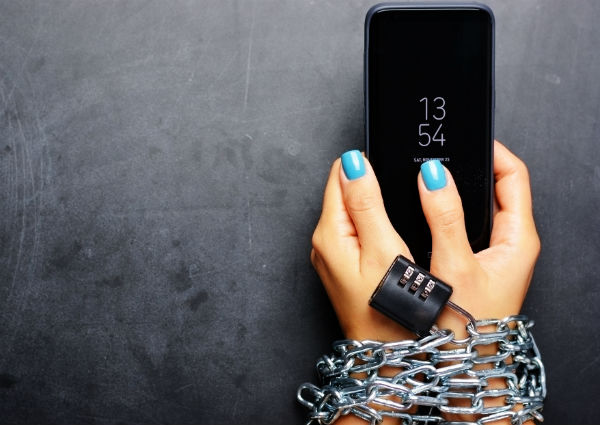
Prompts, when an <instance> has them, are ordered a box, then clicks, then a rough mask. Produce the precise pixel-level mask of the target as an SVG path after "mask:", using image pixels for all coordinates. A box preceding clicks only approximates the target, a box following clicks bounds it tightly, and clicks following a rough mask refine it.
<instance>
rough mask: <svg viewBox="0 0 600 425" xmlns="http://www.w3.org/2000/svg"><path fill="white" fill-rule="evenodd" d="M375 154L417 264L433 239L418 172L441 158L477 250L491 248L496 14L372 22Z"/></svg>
mask: <svg viewBox="0 0 600 425" xmlns="http://www.w3.org/2000/svg"><path fill="white" fill-rule="evenodd" d="M367 21H368V22H367V34H366V35H367V45H366V55H365V60H366V61H367V63H366V71H367V72H366V81H365V82H366V94H367V97H366V102H367V105H366V106H367V108H366V111H367V114H366V115H367V116H366V122H367V129H366V136H367V146H366V148H367V155H368V157H369V160H370V161H371V163H372V165H373V168H374V170H375V174H376V175H377V178H378V180H379V183H380V185H381V190H382V194H383V199H384V203H385V207H386V211H387V213H388V215H389V217H390V220H391V221H392V224H393V225H394V227H395V228H396V230H397V231H398V233H399V234H400V236H401V237H402V238H403V239H404V241H405V242H406V243H407V245H408V247H409V248H410V250H411V253H412V254H413V256H414V258H415V261H416V262H417V263H418V264H420V265H421V266H424V267H429V260H430V257H431V234H430V232H429V227H428V226H427V223H426V221H425V217H424V215H423V212H422V210H421V204H420V200H419V194H418V190H417V175H418V173H419V168H420V165H421V163H422V162H424V161H427V160H429V159H434V158H435V159H439V160H440V161H442V163H443V164H444V165H445V166H446V167H447V168H448V169H449V170H450V172H451V173H452V175H453V177H454V180H455V181H456V184H457V187H458V190H459V193H460V195H461V198H462V203H463V208H464V210H465V222H466V226H467V233H468V236H469V240H470V242H471V245H472V247H473V249H474V251H479V250H481V249H484V248H486V247H487V246H488V244H489V237H490V231H491V207H492V203H491V202H492V194H491V185H492V181H493V180H492V148H493V145H492V143H493V140H492V137H493V134H492V131H493V111H492V102H493V17H492V15H491V14H490V13H489V12H488V11H487V10H484V9H480V8H458V9H452V8H450V9H448V8H446V9H444V8H439V9H436V8H429V9H411V8H406V9H393V8H392V9H383V10H379V11H376V12H375V13H373V14H371V15H370V19H368V20H367Z"/></svg>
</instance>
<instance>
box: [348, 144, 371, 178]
mask: <svg viewBox="0 0 600 425" xmlns="http://www.w3.org/2000/svg"><path fill="white" fill-rule="evenodd" d="M342 168H343V169H344V174H346V177H348V179H349V180H355V179H358V178H359V177H362V176H364V175H365V172H366V171H367V170H366V168H365V160H364V159H363V156H362V153H360V151H357V150H353V151H348V152H344V153H343V154H342Z"/></svg>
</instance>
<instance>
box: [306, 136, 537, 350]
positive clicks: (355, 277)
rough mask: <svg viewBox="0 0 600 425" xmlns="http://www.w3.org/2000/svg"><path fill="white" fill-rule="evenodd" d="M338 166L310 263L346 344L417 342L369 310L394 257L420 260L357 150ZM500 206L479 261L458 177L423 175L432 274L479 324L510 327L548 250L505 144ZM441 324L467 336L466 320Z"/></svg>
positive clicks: (498, 176) (498, 177)
mask: <svg viewBox="0 0 600 425" xmlns="http://www.w3.org/2000/svg"><path fill="white" fill-rule="evenodd" d="M342 159H343V162H344V166H343V167H342V161H340V160H337V161H336V162H335V163H334V164H333V166H332V168H331V173H330V175H329V180H328V182H327V186H326V188H325V196H324V200H323V211H322V214H321V218H320V220H319V223H318V225H317V228H316V229H315V232H314V235H313V240H312V242H313V249H312V252H311V260H312V263H313V265H314V267H315V269H316V270H317V273H318V274H319V276H320V277H321V280H322V281H323V284H324V285H325V289H326V290H327V293H328V295H329V298H330V300H331V303H332V304H333V307H334V309H335V312H336V314H337V317H338V320H339V322H340V325H341V327H342V330H343V332H344V334H345V335H346V337H348V338H352V339H367V338H368V339H377V340H384V341H390V340H398V339H406V338H414V337H415V336H414V334H412V333H410V332H409V331H408V330H406V329H404V328H403V327H402V326H400V325H399V324H397V323H395V322H393V321H392V320H390V319H388V318H387V317H385V316H383V315H382V314H381V313H379V312H377V311H376V310H374V309H373V308H371V307H370V306H369V305H368V300H369V298H370V296H371V294H372V293H373V291H374V289H375V288H376V286H377V284H378V283H379V281H380V280H381V278H382V277H383V275H384V274H385V272H386V271H387V269H388V267H389V266H390V264H391V263H392V261H393V260H394V258H395V257H396V256H397V255H399V254H402V255H404V256H405V257H407V258H409V259H412V256H411V255H410V252H409V250H408V247H407V246H406V244H405V243H404V241H403V240H402V238H401V237H400V235H398V234H397V233H396V231H395V230H394V228H393V227H392V224H391V223H390V221H389V219H388V217H387V214H386V212H385V208H384V206H383V200H382V198H381V191H380V189H379V184H378V183H377V179H376V178H375V174H374V173H373V169H372V168H371V166H370V164H369V163H368V161H367V160H366V159H364V158H363V157H362V155H361V154H360V153H358V152H357V151H352V152H348V153H346V154H344V155H343V158H342ZM494 179H495V186H494V187H495V195H496V205H495V207H496V208H495V213H494V225H493V229H492V236H491V240H490V247H489V248H488V249H485V250H483V251H481V252H479V253H475V254H474V253H473V252H472V250H471V247H470V245H469V242H468V239H467V234H466V230H465V223H464V214H463V209H462V205H461V201H460V196H459V194H458V192H457V190H456V185H455V183H454V180H453V179H452V176H451V174H450V172H449V171H448V170H447V169H445V168H444V167H442V166H441V164H439V162H438V163H435V162H428V163H425V164H424V165H423V166H422V170H421V172H420V173H419V176H418V179H417V184H418V188H419V193H420V197H421V205H422V207H423V212H424V213H425V217H426V218H427V222H428V224H429V227H430V229H431V235H432V245H433V250H432V258H431V273H432V274H433V275H435V276H438V277H439V278H440V279H442V280H444V281H445V282H447V283H448V284H450V285H451V286H452V287H453V288H454V292H453V295H452V300H453V301H454V302H455V303H456V304H458V305H460V306H461V307H463V308H464V309H466V310H467V311H469V312H470V313H471V314H472V315H473V316H474V317H475V318H477V319H481V318H503V317H505V316H507V315H511V314H517V313H518V312H519V310H520V308H521V305H522V303H523V300H524V298H525V294H526V292H527V288H528V286H529V282H530V280H531V277H532V274H533V268H534V265H535V262H536V260H537V256H538V254H539V250H540V242H539V238H538V236H537V232H536V229H535V224H534V221H533V215H532V206H531V192H530V187H529V176H528V172H527V168H526V166H525V164H524V163H523V162H522V161H521V160H519V159H518V158H517V157H516V156H515V155H514V154H512V153H511V152H510V151H509V150H508V149H507V148H506V147H504V146H503V145H502V144H500V143H499V142H496V143H495V148H494ZM437 324H438V326H439V327H441V328H450V329H453V330H454V331H455V333H456V336H457V337H458V338H460V337H463V336H465V335H466V331H465V320H464V319H463V318H462V317H461V316H458V315H457V314H456V313H454V312H452V311H449V309H445V310H444V311H443V312H442V314H441V315H440V317H439V319H438V321H437Z"/></svg>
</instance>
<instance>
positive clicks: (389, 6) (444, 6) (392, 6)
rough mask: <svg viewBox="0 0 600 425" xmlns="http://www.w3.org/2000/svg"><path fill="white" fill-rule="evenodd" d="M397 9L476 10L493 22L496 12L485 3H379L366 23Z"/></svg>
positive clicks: (373, 7) (368, 14) (372, 7)
mask: <svg viewBox="0 0 600 425" xmlns="http://www.w3.org/2000/svg"><path fill="white" fill-rule="evenodd" d="M397 9H408V10H410V9H414V10H431V9H434V10H435V9H439V10H453V9H459V10H468V9H476V10H483V11H485V12H487V13H488V14H489V15H490V17H491V18H492V20H494V12H493V11H492V9H491V8H490V7H489V6H488V5H487V4H484V3H479V2H449V3H435V2H432V3H403V2H391V3H377V4H375V5H373V6H371V7H370V8H369V10H368V11H367V15H366V17H365V21H367V22H368V20H369V19H370V17H371V16H372V15H374V14H375V13H377V12H380V11H382V10H397Z"/></svg>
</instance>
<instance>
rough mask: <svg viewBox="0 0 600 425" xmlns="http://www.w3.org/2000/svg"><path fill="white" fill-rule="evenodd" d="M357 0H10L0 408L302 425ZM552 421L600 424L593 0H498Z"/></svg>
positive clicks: (10, 413)
mask: <svg viewBox="0 0 600 425" xmlns="http://www.w3.org/2000/svg"><path fill="white" fill-rule="evenodd" d="M371 5H372V3H369V2H366V1H346V0H337V1H319V2H317V1H291V0H287V1H280V0H277V1H261V0H255V1H252V0H249V1H233V0H232V1H221V0H218V1H217V0H214V1H195V2H194V1H168V2H160V1H153V2H144V1H55V0H52V1H41V0H31V1H1V2H0V423H6V424H22V423H37V424H153V423H156V424H232V423H241V424H246V423H247V424H253V423H256V424H259V423H260V424H284V423H285V424H291V423H302V421H303V420H304V412H303V411H302V409H301V408H300V407H299V406H298V405H297V404H296V402H295V400H294V397H295V389H296V388H297V386H298V385H299V384H300V383H301V382H304V381H308V380H313V379H314V373H313V365H314V361H315V360H316V358H317V357H318V356H319V355H320V354H321V353H323V352H327V351H329V346H330V345H329V344H330V343H331V341H332V340H334V339H336V338H339V337H340V336H341V333H340V330H339V328H338V325H337V324H336V321H335V316H334V314H333V312H332V309H331V307H330V304H329V301H328V299H327V297H326V294H325V292H324V290H323V289H322V287H321V284H320V282H319V279H318V277H317V276H316V274H315V273H314V271H313V270H312V267H311V265H310V261H309V250H310V237H311V234H312V230H313V228H314V226H315V223H316V220H317V218H318V215H319V212H320V204H321V196H322V190H323V187H324V183H325V177H326V175H327V172H328V168H329V165H330V164H331V162H332V161H333V160H334V159H335V158H336V157H337V156H339V154H340V153H342V152H343V151H345V150H347V149H351V148H361V147H362V146H363V88H362V78H363V73H362V53H363V20H364V15H365V12H366V10H367V9H368V7H369V6H371ZM489 5H490V6H491V7H492V8H493V10H494V12H495V15H496V93H497V105H496V106H497V107H496V131H495V133H496V136H497V137H498V138H499V139H501V140H503V141H504V142H505V143H506V144H507V145H508V146H509V147H510V148H511V149H512V150H513V151H515V152H516V153H517V154H519V155H520V156H521V157H522V158H523V159H524V160H525V161H526V162H527V164H528V165H529V167H530V172H531V179H532V185H533V191H534V204H535V215H536V219H537V224H538V229H539V233H540V235H541V238H542V244H543V249H542V254H541V257H540V260H539V263H538V267H537V270H536V274H535V276H534V279H533V282H532V286H531V289H530V292H529V294H528V298H527V300H526V305H525V312H526V313H527V314H529V315H531V316H532V317H534V318H535V319H536V321H537V325H536V328H535V335H536V339H537V342H538V344H539V346H540V348H541V351H542V353H543V357H544V360H545V363H546V367H547V371H548V385H549V395H548V399H547V404H546V408H545V410H544V415H545V417H546V422H545V423H547V424H549V425H552V424H566V423H572V424H575V423H577V424H592V423H597V414H596V412H595V411H596V410H597V409H596V408H595V406H593V405H592V403H593V401H592V400H593V398H594V396H596V395H597V394H599V393H600V385H599V382H600V373H599V372H598V371H599V367H598V355H599V354H598V353H600V339H599V338H598V332H597V329H596V328H597V324H598V319H599V314H598V311H599V310H598V305H599V304H600V291H599V289H598V288H599V286H598V277H597V271H598V260H599V256H598V253H599V252H600V249H599V245H600V242H599V240H600V238H599V237H598V236H599V233H598V232H599V230H600V219H599V216H600V215H599V214H598V211H599V210H600V203H599V200H600V166H599V165H598V160H599V159H600V155H599V146H600V144H599V143H598V139H599V138H600V128H599V124H598V123H599V118H600V80H599V78H598V77H599V76H600V55H598V54H597V51H598V46H600V26H599V25H598V19H600V2H598V1H596V0H582V1H578V2H568V3H567V2H565V1H560V0H525V1H520V2H505V1H500V0H498V1H491V2H489Z"/></svg>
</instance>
